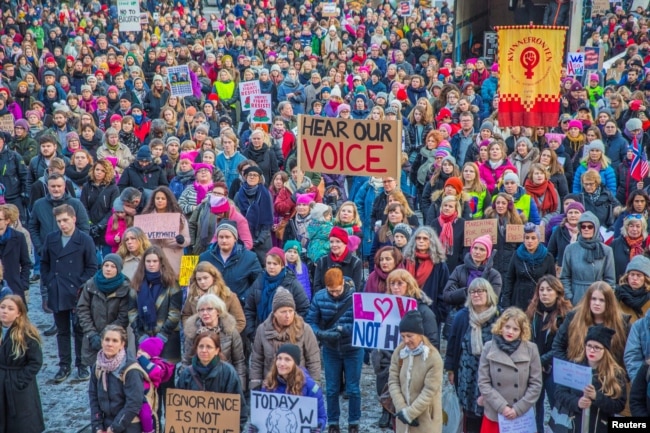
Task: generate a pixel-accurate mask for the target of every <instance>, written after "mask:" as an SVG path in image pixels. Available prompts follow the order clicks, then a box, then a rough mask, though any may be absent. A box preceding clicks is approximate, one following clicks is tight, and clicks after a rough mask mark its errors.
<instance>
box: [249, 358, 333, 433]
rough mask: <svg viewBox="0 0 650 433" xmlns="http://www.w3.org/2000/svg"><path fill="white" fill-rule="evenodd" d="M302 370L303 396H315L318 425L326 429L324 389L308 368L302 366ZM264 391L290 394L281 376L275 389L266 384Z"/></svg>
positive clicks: (322, 429)
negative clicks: (268, 387) (303, 381)
mask: <svg viewBox="0 0 650 433" xmlns="http://www.w3.org/2000/svg"><path fill="white" fill-rule="evenodd" d="M301 370H302V372H303V373H304V374H305V384H304V385H303V387H302V393H301V394H300V395H301V396H302V397H313V398H315V399H316V401H317V405H318V427H320V429H321V431H325V426H326V424H327V411H326V410H325V398H324V397H323V390H322V389H321V387H320V386H318V384H317V383H316V382H315V381H314V379H312V377H311V376H310V375H309V373H308V372H307V370H306V369H304V368H302V367H301ZM262 392H272V393H274V394H288V393H287V383H286V382H285V381H284V380H283V379H282V378H281V377H279V378H278V387H277V388H276V389H274V390H272V391H271V390H268V389H267V388H266V387H265V386H263V387H262Z"/></svg>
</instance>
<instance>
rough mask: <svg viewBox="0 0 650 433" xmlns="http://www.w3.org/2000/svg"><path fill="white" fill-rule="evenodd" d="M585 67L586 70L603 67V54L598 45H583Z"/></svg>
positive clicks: (598, 69)
mask: <svg viewBox="0 0 650 433" xmlns="http://www.w3.org/2000/svg"><path fill="white" fill-rule="evenodd" d="M585 69H586V70H587V71H600V70H601V69H603V56H602V55H601V51H600V47H585Z"/></svg>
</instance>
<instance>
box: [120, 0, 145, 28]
mask: <svg viewBox="0 0 650 433" xmlns="http://www.w3.org/2000/svg"><path fill="white" fill-rule="evenodd" d="M140 20H141V18H140V2H139V1H138V0H117V22H118V25H119V29H120V31H121V32H139V31H142V25H141V24H140Z"/></svg>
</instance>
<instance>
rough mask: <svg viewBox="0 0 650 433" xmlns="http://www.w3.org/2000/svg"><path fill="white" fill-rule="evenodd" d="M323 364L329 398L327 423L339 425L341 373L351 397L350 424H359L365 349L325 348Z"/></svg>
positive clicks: (327, 396)
mask: <svg viewBox="0 0 650 433" xmlns="http://www.w3.org/2000/svg"><path fill="white" fill-rule="evenodd" d="M323 363H324V365H326V366H327V368H326V369H325V393H326V398H327V423H328V425H339V418H340V416H341V409H340V407H339V394H340V392H341V371H343V374H344V376H345V392H346V393H347V395H348V396H349V397H350V400H349V410H348V424H359V420H360V419H361V389H360V387H359V382H360V381H361V367H362V365H363V349H362V348H357V347H353V348H351V349H348V350H345V351H338V350H333V349H329V348H327V347H323Z"/></svg>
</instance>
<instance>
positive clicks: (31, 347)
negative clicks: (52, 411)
mask: <svg viewBox="0 0 650 433" xmlns="http://www.w3.org/2000/svg"><path fill="white" fill-rule="evenodd" d="M11 331H12V328H10V329H9V331H8V332H7V337H6V338H4V339H3V341H2V342H1V343H0V413H1V414H2V416H0V433H41V432H42V431H43V430H45V423H44V422H43V409H42V407H41V396H40V393H39V391H38V383H37V381H36V375H37V374H38V372H39V371H40V369H41V367H42V366H43V352H42V350H41V345H40V344H39V343H38V342H37V341H36V340H33V339H29V338H28V339H27V340H26V342H27V350H26V351H25V354H24V355H23V356H21V357H19V358H18V359H16V358H14V356H13V354H12V352H13V346H14V341H13V339H12V338H11Z"/></svg>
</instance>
